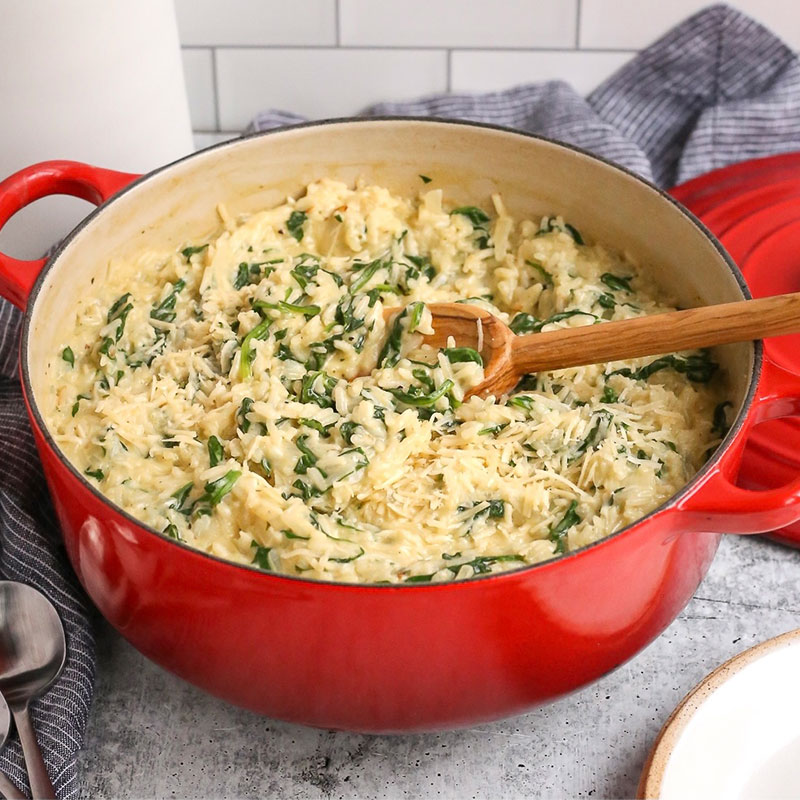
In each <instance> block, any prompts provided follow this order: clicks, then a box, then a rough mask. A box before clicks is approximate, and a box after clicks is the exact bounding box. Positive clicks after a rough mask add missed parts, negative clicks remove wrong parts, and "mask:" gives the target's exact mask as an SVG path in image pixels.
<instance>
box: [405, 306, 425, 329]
mask: <svg viewBox="0 0 800 800" xmlns="http://www.w3.org/2000/svg"><path fill="white" fill-rule="evenodd" d="M424 311H425V303H413V304H412V305H411V306H409V317H408V332H409V333H414V332H415V331H416V330H417V328H419V323H420V322H421V321H422V314H423V312H424Z"/></svg>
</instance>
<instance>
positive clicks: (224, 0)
mask: <svg viewBox="0 0 800 800" xmlns="http://www.w3.org/2000/svg"><path fill="white" fill-rule="evenodd" d="M175 10H176V12H177V15H178V33H179V34H180V39H181V44H183V45H212V46H216V47H218V46H222V45H282V46H288V45H334V44H336V0H294V2H292V0H289V2H287V1H286V0H175Z"/></svg>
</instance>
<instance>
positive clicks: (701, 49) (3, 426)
mask: <svg viewBox="0 0 800 800" xmlns="http://www.w3.org/2000/svg"><path fill="white" fill-rule="evenodd" d="M363 113H364V115H366V116H376V115H413V116H437V117H452V118H460V119H468V120H475V121H480V122H491V123H495V124H499V125H507V126H510V127H514V128H519V129H522V130H525V131H530V132H533V133H540V134H543V135H545V136H549V137H552V138H555V139H561V140H563V141H566V142H570V143H573V144H576V145H578V146H580V147H584V148H586V149H588V150H592V151H594V152H596V153H598V154H600V155H603V156H605V157H606V158H609V159H612V160H614V161H617V162H619V163H621V164H624V165H625V166H627V167H629V168H630V169H632V170H635V171H636V172H638V173H640V174H641V175H643V176H645V177H646V178H649V179H651V180H653V181H655V182H656V183H658V184H661V185H662V186H668V185H672V184H674V183H677V182H680V181H683V180H686V179H688V178H691V177H693V176H695V175H698V174H700V173H702V172H706V171H707V170H710V169H713V168H715V167H719V166H723V165H725V164H730V163H734V162H736V161H741V160H744V159H747V158H754V157H757V156H766V155H771V154H773V153H779V152H786V151H789V150H797V149H800V63H799V62H798V59H797V58H796V57H795V56H794V54H793V53H792V51H791V50H790V49H789V48H788V47H787V46H786V45H785V44H783V42H781V41H780V40H779V39H778V38H776V37H775V36H774V35H773V34H772V33H770V32H769V31H767V30H766V29H764V28H763V27H761V26H760V25H758V24H757V23H755V22H753V21H752V20H751V19H749V18H748V17H746V16H744V15H742V14H740V13H738V12H736V11H733V10H732V9H730V8H728V7H726V6H713V7H711V8H709V9H706V10H705V11H702V12H700V13H699V14H697V15H695V16H694V17H691V18H690V19H688V20H687V21H686V22H684V23H682V24H681V25H679V26H678V27H677V28H675V29H674V30H673V31H672V32H670V33H668V34H667V35H666V36H664V37H663V38H662V39H660V40H659V41H657V42H656V43H655V44H653V45H652V46H651V47H649V48H647V50H645V51H643V52H642V53H641V54H640V55H638V56H637V57H635V58H633V59H632V60H631V61H630V62H629V63H628V64H627V65H626V66H624V67H623V68H622V69H620V70H619V71H618V72H617V73H616V74H615V75H613V76H612V77H611V78H609V79H608V80H607V81H606V82H605V83H603V84H602V85H601V86H600V87H599V88H597V89H596V90H595V91H594V92H592V93H591V94H590V95H589V97H588V98H586V99H584V98H582V97H580V96H579V95H577V94H576V93H575V92H574V91H573V90H572V89H570V87H569V86H567V85H566V84H564V83H560V82H550V83H544V84H532V85H526V86H520V87H517V88H514V89H510V90H508V91H504V92H495V93H491V94H482V95H447V96H437V97H428V98H425V99H423V100H418V101H414V102H410V103H383V104H380V105H376V106H372V107H371V108H368V109H366V110H365V111H364V112H363ZM301 121H302V118H301V117H298V116H296V115H293V114H290V113H286V112H279V111H269V112H266V113H263V114H260V115H259V116H258V117H257V118H256V119H255V120H254V121H253V123H252V124H251V126H250V129H249V130H250V131H260V130H266V129H269V128H275V127H278V126H282V125H287V124H292V123H296V122H301ZM20 319H21V315H20V314H19V312H18V311H16V310H15V309H13V308H12V307H11V306H10V305H9V304H8V303H5V301H2V300H0V453H2V459H0V573H1V574H2V576H3V577H4V578H9V579H13V580H21V581H25V582H26V583H30V584H32V585H34V586H37V587H38V588H40V589H41V590H42V591H43V592H45V594H47V596H48V597H49V598H50V599H51V600H52V601H53V602H54V603H55V604H56V606H57V607H58V609H59V612H60V613H61V618H62V620H63V621H64V626H65V628H66V631H67V642H68V656H67V664H66V667H65V669H64V673H63V675H62V676H61V678H60V679H59V681H58V682H57V683H56V684H55V686H54V688H53V689H52V690H51V691H50V692H49V693H48V694H47V695H46V696H45V697H43V698H42V699H40V700H39V701H38V702H36V703H34V704H33V717H34V723H35V725H36V729H37V731H38V734H39V739H40V742H41V744H42V749H43V751H44V754H45V759H46V761H47V764H48V767H49V769H50V773H51V775H52V777H53V782H54V785H55V788H56V792H57V794H58V796H59V797H60V798H68V797H69V798H72V797H76V796H78V795H79V793H80V786H79V783H78V780H77V776H76V769H75V762H76V756H77V753H78V750H79V749H80V746H81V743H82V740H83V733H84V729H85V726H86V721H87V716H88V710H89V705H90V702H91V696H92V685H93V678H94V669H95V655H94V644H93V636H92V624H91V617H92V612H91V611H90V606H89V603H88V602H87V600H86V598H85V596H84V595H83V593H82V592H81V590H80V588H79V587H78V586H77V585H76V582H75V578H74V576H73V574H72V572H71V570H70V568H69V565H68V564H67V560H66V558H65V555H64V550H63V546H62V545H61V543H60V539H59V535H58V528H57V524H56V521H55V517H54V515H53V511H52V508H51V505H50V502H49V500H48V495H47V491H46V488H45V483H44V479H43V477H42V473H41V469H40V467H39V463H38V459H37V457H36V452H35V450H34V445H33V439H32V436H31V432H30V428H29V426H28V421H27V418H26V416H25V410H24V406H23V402H22V395H21V391H20V386H19V382H18V380H17V358H18V355H17V353H18V348H19V328H20ZM0 769H3V770H4V771H6V772H7V773H8V774H9V775H10V776H11V777H12V778H13V779H14V780H16V782H17V783H18V784H19V785H20V786H27V784H26V779H25V774H24V771H23V768H22V754H21V751H20V748H19V745H18V743H17V742H15V741H14V742H12V743H11V744H10V745H9V746H8V747H7V748H6V750H5V751H4V752H3V753H2V755H0Z"/></svg>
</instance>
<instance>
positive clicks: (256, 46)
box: [181, 44, 639, 54]
mask: <svg viewBox="0 0 800 800" xmlns="http://www.w3.org/2000/svg"><path fill="white" fill-rule="evenodd" d="M209 48H212V49H214V50H266V51H270V50H330V51H331V52H335V51H339V50H341V51H343V52H346V51H347V50H374V51H375V52H377V53H379V52H381V51H382V50H405V51H406V52H409V53H415V52H420V51H422V52H424V51H429V50H438V51H440V52H441V51H442V50H451V51H453V52H461V51H465V52H479V53H575V52H580V53H629V54H635V53H638V52H639V50H637V49H636V48H632V47H581V48H580V49H576V48H575V47H574V46H567V45H565V46H564V47H478V46H475V45H444V44H441V45H418V46H416V47H408V46H407V45H398V44H391V45H371V44H369V45H367V44H349V45H345V46H343V47H336V46H335V45H330V44H220V45H210V44H205V45H202V44H189V45H183V46H182V47H181V49H182V50H208V49H209Z"/></svg>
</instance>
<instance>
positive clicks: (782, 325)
mask: <svg viewBox="0 0 800 800" xmlns="http://www.w3.org/2000/svg"><path fill="white" fill-rule="evenodd" d="M428 309H429V310H430V312H431V314H432V316H433V321H432V325H433V329H434V333H432V334H430V335H426V336H425V337H424V341H425V342H426V343H427V344H429V345H432V346H434V347H444V346H445V345H446V343H447V341H448V339H449V337H453V339H454V340H455V343H456V346H457V347H469V348H471V349H473V350H478V349H479V350H480V355H481V357H482V359H483V364H484V377H483V381H482V382H481V383H480V384H478V385H477V386H473V387H472V388H471V389H470V390H469V391H468V392H467V395H466V396H467V397H469V396H471V395H479V396H481V397H486V396H488V395H495V396H496V397H500V396H501V395H503V394H505V393H507V392H510V391H511V390H512V389H513V388H514V387H515V386H516V385H517V383H518V382H519V380H520V378H521V377H522V376H523V375H527V374H528V373H532V372H543V371H545V370H554V369H564V368H565V367H579V366H582V365H583V364H599V363H601V362H606V361H619V360H621V359H627V358H638V357H640V356H654V355H660V354H662V353H676V352H679V351H681V350H694V349H695V348H698V347H710V346H712V345H717V344H728V343H730V342H746V341H748V340H750V339H763V338H764V337H765V336H781V335H784V334H787V333H798V332H800V292H795V293H794V294H782V295H777V296H775V297H762V298H760V299H758V300H740V301H738V302H735V303H720V304H719V305H712V306H700V307H698V308H689V309H686V310H684V311H670V312H667V313H665V314H652V315H650V316H645V317H636V318H634V319H625V320H618V321H616V322H606V323H604V324H602V325H585V326H581V327H577V328H564V329H562V330H558V331H549V332H548V333H535V334H529V335H528V336H517V335H516V334H515V333H514V332H513V331H512V330H511V329H510V328H509V327H508V326H507V325H506V324H505V323H504V322H503V321H502V320H500V319H498V318H497V317H495V316H493V315H492V314H490V313H489V312H488V311H485V310H484V309H482V308H478V307H477V306H472V305H468V304H463V303H432V304H431V305H429V306H428ZM400 311H402V309H399V308H387V309H384V311H383V315H384V318H385V319H386V320H387V322H388V321H389V320H390V319H391V318H392V317H394V316H395V315H397V313H398V312H400Z"/></svg>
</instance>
